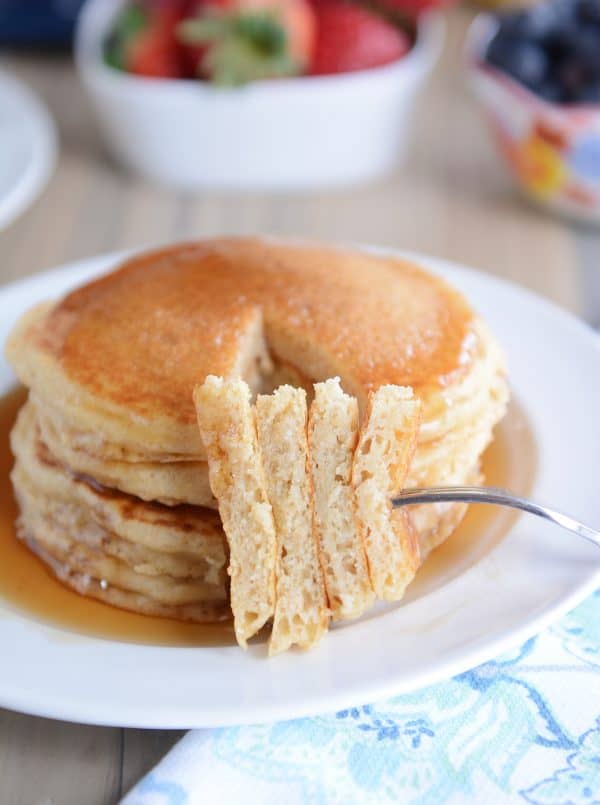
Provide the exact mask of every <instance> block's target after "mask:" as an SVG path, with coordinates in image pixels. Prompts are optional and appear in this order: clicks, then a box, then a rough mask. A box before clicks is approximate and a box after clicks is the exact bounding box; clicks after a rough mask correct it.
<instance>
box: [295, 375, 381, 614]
mask: <svg viewBox="0 0 600 805" xmlns="http://www.w3.org/2000/svg"><path fill="white" fill-rule="evenodd" d="M308 436H309V444H310V458H311V471H312V479H313V486H314V494H315V531H316V533H317V535H318V540H319V544H320V548H321V556H322V561H323V570H324V574H325V582H326V587H327V596H328V599H329V607H330V609H331V612H332V616H333V618H334V619H335V620H341V619H344V618H356V617H358V616H359V615H361V614H362V613H363V612H364V611H365V610H366V609H367V608H368V607H369V606H370V605H371V604H372V603H373V599H374V592H373V588H372V586H371V582H370V580H369V572H368V567H367V558H366V555H365V551H364V547H363V544H362V540H361V535H360V530H359V526H358V523H357V521H356V517H355V512H354V494H353V490H352V483H351V474H352V458H353V455H354V450H355V448H356V444H357V441H358V403H357V401H356V398H354V397H350V396H349V395H348V394H345V393H344V392H343V391H342V389H341V386H340V383H339V378H334V379H331V380H327V381H326V382H325V383H317V384H316V385H315V398H314V400H313V402H312V404H311V407H310V418H309V427H308Z"/></svg>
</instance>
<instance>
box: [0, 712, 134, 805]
mask: <svg viewBox="0 0 600 805" xmlns="http://www.w3.org/2000/svg"><path fill="white" fill-rule="evenodd" d="M120 780H121V737H120V730H118V729H110V728H106V727H87V726H81V725H79V724H67V723H64V722H62V721H51V720H50V719H45V718H34V717H32V716H25V715H21V714H19V713H11V712H9V711H8V710H0V802H1V803H3V805H82V803H85V805H112V803H114V802H115V801H116V800H117V798H118V796H119V793H120Z"/></svg>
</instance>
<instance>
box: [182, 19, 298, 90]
mask: <svg viewBox="0 0 600 805" xmlns="http://www.w3.org/2000/svg"><path fill="white" fill-rule="evenodd" d="M177 33H178V36H179V38H180V39H181V41H182V42H184V43H187V44H193V45H205V46H206V54H205V56H204V58H203V60H202V64H201V71H202V72H203V73H205V74H206V75H208V76H210V78H211V79H212V81H213V82H214V83H215V84H219V85H221V86H239V85H240V84H245V83H247V82H249V81H256V80H259V79H261V78H275V77H282V76H290V75H297V74H298V72H299V69H298V65H297V64H296V63H295V62H294V60H293V59H292V58H291V57H290V55H289V52H288V38H287V33H286V31H285V29H284V28H283V26H282V25H281V24H280V22H279V21H278V19H277V17H276V16H275V14H273V13H271V12H269V11H259V12H241V13H239V14H234V15H231V14H224V13H219V12H211V13H209V14H205V15H204V16H202V17H200V18H197V19H191V20H186V21H185V22H183V23H181V25H180V26H179V27H178V29H177Z"/></svg>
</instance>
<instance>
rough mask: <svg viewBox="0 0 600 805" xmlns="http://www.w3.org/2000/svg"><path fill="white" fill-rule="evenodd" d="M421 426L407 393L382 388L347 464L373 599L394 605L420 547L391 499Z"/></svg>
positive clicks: (407, 390) (403, 476)
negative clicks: (380, 599) (350, 474)
mask: <svg viewBox="0 0 600 805" xmlns="http://www.w3.org/2000/svg"><path fill="white" fill-rule="evenodd" d="M420 424H421V403H420V401H419V400H417V399H415V397H414V396H413V392H412V389H410V388H407V387H405V386H404V387H403V386H390V385H385V386H381V387H380V388H378V389H377V391H375V392H372V393H371V394H370V395H369V402H368V406H367V413H366V416H365V421H364V423H363V426H362V428H361V432H360V438H359V440H358V445H357V447H356V451H355V453H354V458H353V462H352V487H353V489H354V496H355V504H356V511H355V516H356V520H357V522H358V526H359V529H360V532H361V536H362V541H363V544H364V548H365V552H366V554H367V564H368V566H369V577H370V579H371V584H372V586H373V590H374V591H375V594H376V595H377V596H378V598H382V599H384V600H386V601H399V600H400V599H401V598H402V596H403V595H404V591H405V589H406V587H407V585H408V584H409V583H410V582H411V581H412V579H413V577H414V575H415V573H416V572H417V569H418V567H419V562H420V555H419V543H418V539H417V535H416V532H415V530H414V526H413V524H412V520H411V519H410V514H409V512H408V510H407V509H402V508H400V509H394V508H393V507H392V503H391V499H392V497H393V496H394V495H395V494H397V493H398V492H400V491H401V490H402V489H403V487H404V484H405V481H406V476H407V474H408V468H409V467H410V463H411V461H412V457H413V454H414V451H415V446H416V441H417V434H418V432H419V427H420Z"/></svg>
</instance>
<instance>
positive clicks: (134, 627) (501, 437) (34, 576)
mask: <svg viewBox="0 0 600 805" xmlns="http://www.w3.org/2000/svg"><path fill="white" fill-rule="evenodd" d="M26 398H27V392H26V391H25V390H24V389H21V388H19V389H15V390H13V391H12V392H10V393H9V394H7V395H5V396H4V397H1V398H0V603H2V604H5V605H6V606H8V607H10V608H12V609H14V610H17V611H19V612H21V613H22V614H24V615H26V616H28V617H30V618H32V619H34V620H37V621H39V622H42V623H45V624H48V625H52V626H56V627H59V628H62V629H65V630H67V631H70V632H77V633H80V634H85V635H89V636H93V637H102V638H106V639H112V640H120V641H124V642H129V643H143V644H147V645H165V646H225V645H234V644H235V638H234V633H233V626H232V623H231V622H229V621H227V622H225V623H222V624H214V625H213V624H207V625H202V624H194V623H185V622H182V621H177V620H171V619H169V618H156V617H150V616H147V615H138V614H135V613H132V612H127V611H125V610H122V609H117V608H116V607H111V606H108V605H107V604H103V603H101V602H99V601H95V600H93V599H91V598H85V597H83V596H81V595H79V594H78V593H75V592H73V591H72V590H70V589H68V588H67V587H65V586H64V585H63V584H61V583H60V582H59V581H57V579H55V578H54V576H52V575H51V573H50V571H49V570H48V569H47V568H46V566H45V565H44V564H43V563H42V562H41V561H40V560H39V559H37V557H36V556H35V555H34V554H32V553H31V551H29V550H28V548H26V547H25V545H23V544H22V543H21V542H20V541H19V540H18V539H17V537H16V530H15V520H16V518H17V515H18V510H17V505H16V503H15V500H14V496H13V491H12V486H11V483H10V478H9V474H10V470H11V467H12V464H13V457H12V454H11V451H10V445H9V433H10V430H11V428H12V426H13V423H14V421H15V418H16V415H17V412H18V410H19V408H20V407H21V405H22V404H23V403H24V402H25V400H26ZM535 463H536V451H535V443H534V439H533V435H532V433H531V430H530V428H529V426H528V424H527V419H526V417H525V415H524V413H523V412H522V410H521V409H520V408H519V406H518V404H516V403H514V402H513V403H511V405H510V407H509V411H508V414H507V416H506V417H505V419H504V420H503V421H502V422H501V423H500V425H499V426H498V427H497V428H496V434H495V439H494V441H493V443H492V444H491V445H490V447H489V448H488V450H487V451H486V453H485V455H484V457H483V471H484V473H485V478H486V483H487V484H489V485H492V486H503V487H507V488H509V489H511V490H512V491H514V492H515V493H516V494H521V495H527V494H528V493H529V492H530V489H531V485H532V482H533V477H534V474H535ZM517 517H518V513H517V512H513V511H509V510H506V509H500V508H498V507H494V506H471V507H470V508H469V511H468V513H467V516H466V517H465V519H464V520H463V522H462V524H461V525H460V526H459V527H458V528H457V530H456V531H455V532H454V533H453V534H452V536H451V537H450V538H449V539H448V540H446V542H445V543H444V544H443V545H441V546H440V547H439V548H436V550H434V551H433V552H432V553H431V554H430V556H429V557H428V558H427V560H426V562H425V563H424V565H423V567H422V568H421V569H420V570H419V573H418V574H417V577H416V579H415V581H414V582H413V584H411V586H410V587H409V590H408V592H407V595H406V597H405V599H404V600H405V601H407V602H408V601H410V600H415V599H416V598H419V597H421V596H423V595H425V594H427V593H428V592H430V591H431V590H434V589H436V588H438V587H440V586H442V585H443V584H444V583H445V582H447V581H448V580H449V579H451V578H454V577H455V576H457V575H459V574H460V573H461V572H463V571H464V570H465V569H466V568H468V567H470V566H471V565H473V564H474V563H475V562H476V561H478V559H480V558H481V557H482V556H484V555H485V554H486V553H487V552H489V551H490V550H491V549H492V548H493V546H494V545H496V544H497V543H498V542H499V541H500V540H501V539H502V538H503V537H504V536H505V535H506V534H507V532H508V530H509V529H510V528H511V526H512V524H513V523H514V521H515V520H516V518H517Z"/></svg>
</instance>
